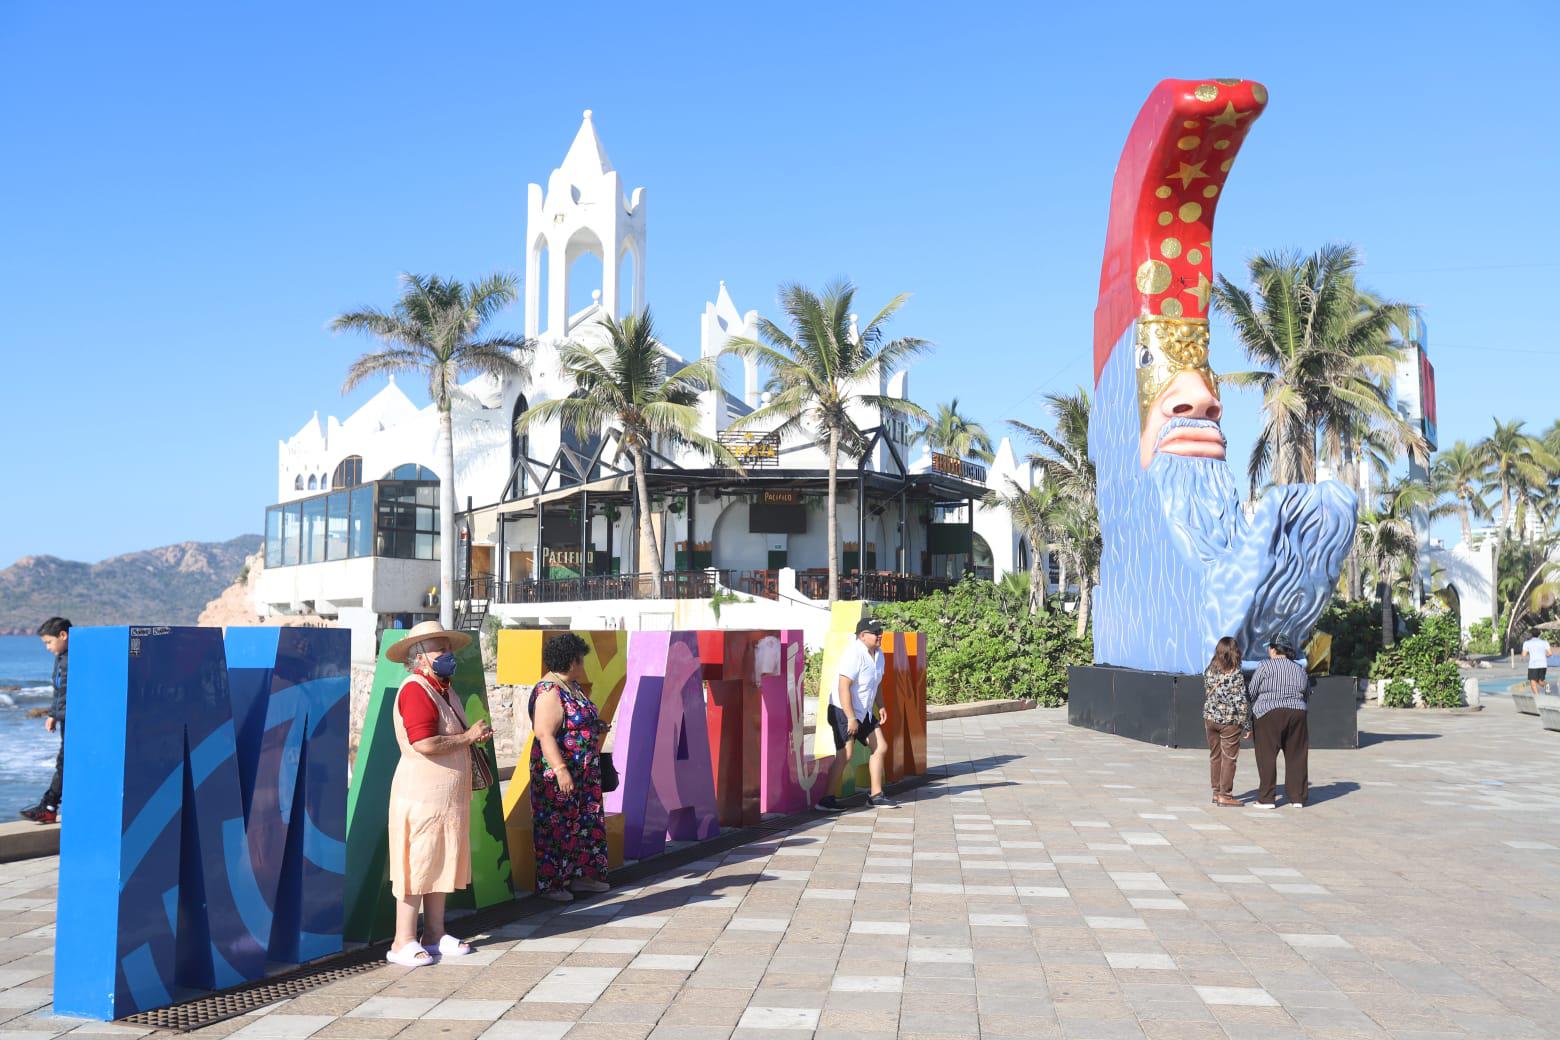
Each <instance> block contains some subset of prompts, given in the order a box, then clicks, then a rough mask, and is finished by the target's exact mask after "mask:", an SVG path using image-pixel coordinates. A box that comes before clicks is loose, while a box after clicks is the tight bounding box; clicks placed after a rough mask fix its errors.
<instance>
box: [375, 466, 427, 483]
mask: <svg viewBox="0 0 1560 1040" xmlns="http://www.w3.org/2000/svg"><path fill="white" fill-rule="evenodd" d="M379 479H380V480H438V479H439V475H438V474H437V473H435V472H434V471H433V470H431V469H429V468H428V467H427V466H420V465H418V464H417V463H415V462H403V463H401V464H400V465H399V466H397V467H396V468H395V469H393V470H391V471H390V472H389V473H386V474H385V475H384V476H383V477H380V478H379Z"/></svg>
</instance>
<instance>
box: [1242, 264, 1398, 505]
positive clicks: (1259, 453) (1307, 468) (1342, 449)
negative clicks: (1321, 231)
mask: <svg viewBox="0 0 1560 1040" xmlns="http://www.w3.org/2000/svg"><path fill="white" fill-rule="evenodd" d="M1358 267H1359V257H1358V255H1357V254H1356V252H1355V251H1354V249H1353V248H1352V247H1350V246H1338V245H1330V246H1325V247H1323V248H1322V249H1321V250H1320V251H1319V252H1317V253H1315V254H1313V255H1311V256H1307V257H1301V256H1299V255H1297V254H1288V253H1270V254H1264V255H1262V256H1258V257H1255V258H1254V259H1252V260H1251V262H1250V265H1249V270H1250V278H1251V284H1252V288H1253V289H1254V291H1255V293H1256V295H1255V297H1253V295H1252V292H1249V291H1247V290H1246V289H1243V288H1241V287H1239V286H1237V285H1235V284H1234V283H1233V282H1231V281H1230V280H1229V279H1228V278H1226V277H1224V276H1222V275H1221V276H1219V279H1218V284H1217V285H1216V286H1215V287H1214V290H1213V300H1214V305H1215V307H1216V308H1217V309H1218V310H1219V311H1221V312H1222V313H1223V314H1225V315H1226V316H1228V317H1229V319H1230V321H1231V323H1232V324H1233V325H1234V327H1235V333H1236V335H1237V336H1238V337H1239V339H1240V342H1241V346H1242V347H1243V348H1244V349H1245V351H1246V356H1247V357H1248V358H1250V359H1251V360H1252V361H1253V362H1255V363H1256V364H1258V365H1261V366H1262V369H1263V370H1261V371H1255V372H1236V373H1231V374H1228V375H1225V376H1222V377H1221V379H1220V381H1221V382H1225V383H1229V384H1230V385H1232V386H1241V387H1255V388H1257V389H1260V390H1261V391H1262V396H1263V408H1264V411H1265V413H1266V414H1265V417H1264V421H1263V424H1262V429H1261V431H1260V433H1259V434H1258V436H1257V442H1256V444H1255V445H1254V446H1253V447H1252V451H1251V461H1250V463H1249V464H1248V466H1247V476H1248V477H1249V479H1250V482H1251V488H1252V491H1253V494H1255V493H1256V490H1257V489H1258V488H1260V487H1261V486H1262V484H1263V483H1264V478H1265V477H1266V476H1267V475H1268V474H1269V472H1271V473H1272V476H1273V482H1274V483H1277V484H1290V483H1299V482H1309V481H1313V480H1315V479H1316V460H1317V456H1318V453H1319V452H1321V453H1322V455H1323V456H1324V457H1328V458H1332V459H1334V460H1335V461H1340V462H1341V461H1345V460H1347V459H1349V458H1350V457H1352V455H1353V453H1354V451H1356V450H1357V449H1358V447H1359V446H1360V442H1361V439H1362V438H1363V437H1364V436H1365V435H1366V433H1367V432H1368V431H1371V430H1381V431H1384V434H1385V436H1386V437H1387V438H1388V439H1389V440H1392V441H1397V442H1401V444H1402V446H1403V447H1404V448H1407V449H1409V450H1412V451H1416V452H1418V453H1420V454H1424V452H1425V445H1424V440H1423V437H1422V436H1420V435H1419V434H1418V433H1417V432H1415V431H1414V430H1412V428H1411V427H1409V426H1408V424H1407V423H1405V422H1404V421H1403V420H1402V418H1401V417H1400V416H1398V415H1397V414H1396V413H1395V412H1394V411H1393V410H1392V408H1391V406H1390V405H1389V404H1388V397H1387V391H1386V389H1385V386H1386V382H1387V380H1389V379H1390V378H1391V377H1392V374H1393V371H1394V369H1395V367H1396V365H1397V361H1398V353H1397V349H1396V348H1395V346H1394V345H1393V343H1392V333H1393V330H1394V328H1397V327H1403V326H1406V324H1407V323H1408V321H1409V316H1410V308H1409V307H1407V306H1406V305H1404V304H1400V303H1390V302H1385V301H1382V300H1379V299H1376V298H1375V297H1373V296H1370V295H1369V294H1367V293H1364V292H1362V291H1361V290H1360V289H1359V288H1358V286H1357V285H1356V284H1355V271H1356V270H1357V269H1358ZM1340 468H1342V467H1340Z"/></svg>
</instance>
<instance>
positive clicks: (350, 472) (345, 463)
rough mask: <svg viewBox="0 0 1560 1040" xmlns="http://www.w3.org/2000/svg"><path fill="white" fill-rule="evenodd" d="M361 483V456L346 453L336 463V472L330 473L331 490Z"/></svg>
mask: <svg viewBox="0 0 1560 1040" xmlns="http://www.w3.org/2000/svg"><path fill="white" fill-rule="evenodd" d="M361 483H363V457H362V456H361V455H348V456H347V457H346V458H344V459H342V460H341V461H340V462H338V463H337V464H336V472H335V473H333V474H331V477H330V486H331V490H337V489H340V488H352V487H357V486H358V485H359V484H361Z"/></svg>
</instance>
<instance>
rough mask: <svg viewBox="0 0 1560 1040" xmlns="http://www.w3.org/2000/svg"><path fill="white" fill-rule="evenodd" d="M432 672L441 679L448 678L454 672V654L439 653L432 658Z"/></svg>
mask: <svg viewBox="0 0 1560 1040" xmlns="http://www.w3.org/2000/svg"><path fill="white" fill-rule="evenodd" d="M433 674H434V675H437V676H438V677H439V678H441V679H448V678H449V677H450V676H452V675H454V674H455V655H454V654H440V655H439V656H438V657H435V658H434V659H433Z"/></svg>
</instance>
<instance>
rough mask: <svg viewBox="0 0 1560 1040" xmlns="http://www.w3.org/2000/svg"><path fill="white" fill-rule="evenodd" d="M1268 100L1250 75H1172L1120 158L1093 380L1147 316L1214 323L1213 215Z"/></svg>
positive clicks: (1096, 331) (1096, 321)
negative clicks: (1211, 319) (1132, 327)
mask: <svg viewBox="0 0 1560 1040" xmlns="http://www.w3.org/2000/svg"><path fill="white" fill-rule="evenodd" d="M1266 105H1267V89H1266V88H1265V87H1263V86H1262V84H1260V83H1256V82H1253V81H1252V80H1249V79H1167V80H1163V81H1161V82H1160V84H1159V85H1158V86H1157V87H1155V88H1154V91H1153V93H1151V94H1149V96H1148V100H1147V101H1145V102H1143V108H1142V109H1141V110H1140V111H1139V112H1138V116H1137V121H1136V122H1134V123H1133V124H1132V132H1131V133H1129V134H1128V135H1127V144H1126V147H1124V148H1123V149H1122V150H1121V161H1120V162H1119V163H1117V164H1116V180H1115V182H1114V184H1113V185H1112V186H1111V193H1110V225H1109V227H1108V228H1107V230H1106V234H1105V261H1104V263H1103V264H1101V266H1100V297H1099V303H1098V304H1097V305H1096V306H1095V308H1094V379H1095V382H1098V381H1099V378H1100V373H1101V372H1102V371H1104V368H1105V362H1106V361H1107V360H1109V359H1110V352H1111V349H1112V348H1113V347H1114V346H1115V345H1116V342H1117V341H1118V340H1119V339H1121V336H1122V333H1124V332H1126V331H1127V328H1128V326H1130V325H1131V324H1132V322H1133V321H1135V320H1137V319H1138V318H1139V317H1164V318H1188V319H1200V320H1206V319H1207V317H1208V294H1209V290H1210V288H1211V287H1212V284H1213V248H1212V243H1213V214H1214V210H1215V209H1217V208H1218V203H1219V196H1220V195H1221V194H1222V193H1223V191H1224V182H1225V179H1226V178H1227V177H1228V176H1229V171H1230V167H1232V166H1233V165H1234V164H1235V154H1236V153H1237V152H1239V151H1240V145H1241V142H1242V141H1244V140H1245V139H1246V131H1247V130H1249V129H1250V128H1251V124H1252V123H1254V122H1256V121H1257V117H1258V116H1260V115H1261V114H1262V110H1263V108H1264V107H1266Z"/></svg>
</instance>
